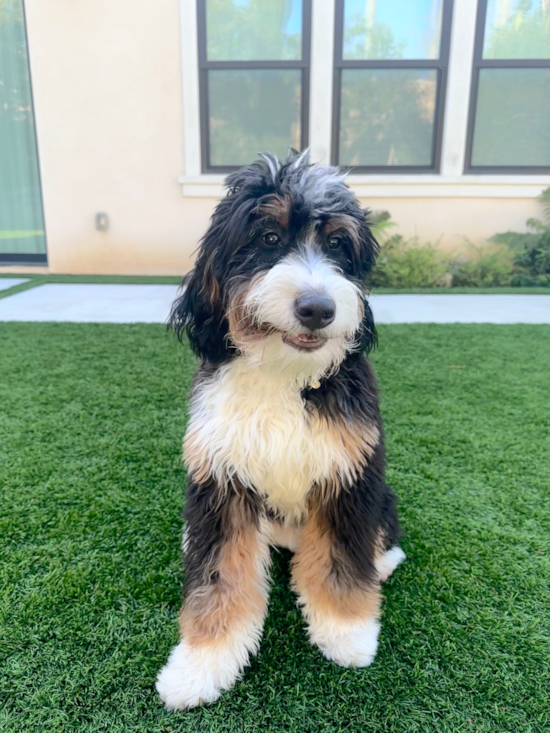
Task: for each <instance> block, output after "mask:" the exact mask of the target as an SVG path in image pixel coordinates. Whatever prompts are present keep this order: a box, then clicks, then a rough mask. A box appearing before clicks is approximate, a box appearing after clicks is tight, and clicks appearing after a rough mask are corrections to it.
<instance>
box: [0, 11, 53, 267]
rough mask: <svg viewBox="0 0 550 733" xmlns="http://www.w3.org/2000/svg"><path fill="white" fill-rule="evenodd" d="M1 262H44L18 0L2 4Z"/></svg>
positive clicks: (0, 97) (35, 159) (33, 135)
mask: <svg viewBox="0 0 550 733" xmlns="http://www.w3.org/2000/svg"><path fill="white" fill-rule="evenodd" d="M0 262H1V263H3V264H8V263H13V264H24V263H45V262H46V240H45V235H44V220H43V216H42V199H41V191H40V175H39V170H38V154H37V150H36V138H35V134H34V116H33V106H32V94H31V80H30V73H29V60H28V54H27V39H26V32H25V18H24V11H23V2H22V0H15V2H9V3H3V4H2V5H1V7H0Z"/></svg>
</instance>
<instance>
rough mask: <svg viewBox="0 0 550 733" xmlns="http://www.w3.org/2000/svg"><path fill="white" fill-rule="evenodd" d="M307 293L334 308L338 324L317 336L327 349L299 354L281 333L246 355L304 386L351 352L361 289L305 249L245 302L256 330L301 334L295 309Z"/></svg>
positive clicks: (262, 282)
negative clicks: (327, 299)
mask: <svg viewBox="0 0 550 733" xmlns="http://www.w3.org/2000/svg"><path fill="white" fill-rule="evenodd" d="M305 293H321V294H323V295H328V296H330V297H331V298H332V299H333V301H334V303H335V304H336V314H335V318H334V321H333V322H332V323H331V324H329V325H328V326H327V327H325V328H323V329H321V330H320V331H319V334H321V335H322V336H323V337H325V338H327V339H328V340H327V342H326V344H325V345H324V346H323V347H321V348H320V349H318V350H317V351H311V352H303V351H298V350H296V349H295V348H294V347H292V346H290V345H289V344H286V343H285V342H284V341H283V339H282V337H281V334H280V333H277V334H273V335H271V336H269V337H268V338H265V339H262V340H258V341H256V342H252V343H248V344H246V347H245V352H244V353H245V357H246V358H247V359H248V360H249V361H250V362H251V364H253V365H254V366H258V367H260V366H261V367H262V368H263V369H264V370H265V371H271V372H273V373H284V374H286V375H287V376H291V377H295V378H297V379H301V380H302V383H303V384H304V385H305V384H308V383H311V382H312V381H315V380H318V379H320V378H321V377H322V376H326V375H327V374H330V373H331V372H333V371H335V369H337V368H338V366H339V365H340V363H341V362H342V360H343V358H344V357H345V355H346V353H347V352H348V351H349V350H350V349H352V348H353V346H354V344H353V338H354V335H355V334H356V333H357V331H358V330H359V328H360V325H361V319H362V317H363V311H364V305H363V302H364V301H363V296H362V294H361V291H360V289H359V288H358V287H357V286H356V285H354V283H352V282H350V281H349V280H347V279H346V278H345V277H344V276H343V274H342V273H341V272H340V271H339V270H338V268H337V267H336V266H335V265H334V264H333V263H331V262H329V261H328V260H327V259H326V258H325V257H323V255H321V254H319V253H318V252H316V251H315V250H313V249H311V248H304V249H303V250H302V251H301V252H300V253H294V254H291V255H289V256H288V257H286V258H285V259H284V260H282V261H281V262H279V263H278V264H277V265H275V266H274V267H272V268H271V269H270V270H268V271H267V272H266V273H265V274H264V275H263V276H262V277H259V278H258V279H257V281H256V282H255V284H254V286H253V287H252V288H251V290H250V292H249V293H248V296H247V298H246V301H245V306H246V311H247V313H249V314H250V315H251V316H252V317H253V319H254V320H255V321H256V322H257V323H258V324H261V325H263V324H270V325H271V326H274V327H275V328H276V329H278V330H279V331H282V332H285V333H293V334H297V333H302V332H303V331H304V327H303V326H302V325H301V324H300V322H299V321H298V319H297V318H296V315H295V313H294V306H295V302H296V299H297V298H298V297H299V296H300V295H304V294H305Z"/></svg>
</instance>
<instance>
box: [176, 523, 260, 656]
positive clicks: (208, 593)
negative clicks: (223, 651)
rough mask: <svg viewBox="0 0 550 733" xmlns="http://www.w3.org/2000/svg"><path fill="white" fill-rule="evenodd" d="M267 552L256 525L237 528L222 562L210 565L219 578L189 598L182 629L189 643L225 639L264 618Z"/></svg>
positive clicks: (183, 615)
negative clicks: (264, 565) (264, 569)
mask: <svg viewBox="0 0 550 733" xmlns="http://www.w3.org/2000/svg"><path fill="white" fill-rule="evenodd" d="M266 552H268V550H267V549H266V548H265V547H262V543H261V541H260V538H259V531H258V529H257V528H256V527H255V526H248V527H240V528H239V529H238V530H237V529H235V534H234V535H233V536H232V537H231V538H230V539H229V541H228V542H227V543H226V544H225V545H224V547H223V548H222V550H221V552H220V557H219V559H218V562H217V563H216V565H215V566H212V567H211V568H209V570H210V572H211V573H212V572H217V575H218V580H217V581H216V582H213V583H210V584H208V585H205V586H203V587H201V588H199V589H197V590H195V591H194V592H192V594H191V595H190V596H189V597H188V598H186V599H185V602H184V605H183V608H182V610H181V615H180V631H181V634H182V636H183V638H184V639H185V641H186V642H187V643H189V644H190V645H191V646H204V645H211V644H217V643H225V640H226V637H227V636H228V635H231V633H232V632H234V631H235V630H238V629H240V628H242V627H243V626H244V627H247V626H248V625H250V624H252V623H254V622H256V623H258V619H260V620H261V619H263V617H264V616H265V613H266V611H267V581H266V579H265V573H264V572H263V564H264V563H265V562H266V558H265V553H266ZM262 555H263V557H262Z"/></svg>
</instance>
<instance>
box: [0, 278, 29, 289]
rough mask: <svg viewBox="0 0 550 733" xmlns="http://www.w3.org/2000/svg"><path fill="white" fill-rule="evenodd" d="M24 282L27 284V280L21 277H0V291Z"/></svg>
mask: <svg viewBox="0 0 550 733" xmlns="http://www.w3.org/2000/svg"><path fill="white" fill-rule="evenodd" d="M26 282H29V281H28V279H26V278H22V277H0V290H7V289H8V288H13V287H14V286H15V285H21V283H26Z"/></svg>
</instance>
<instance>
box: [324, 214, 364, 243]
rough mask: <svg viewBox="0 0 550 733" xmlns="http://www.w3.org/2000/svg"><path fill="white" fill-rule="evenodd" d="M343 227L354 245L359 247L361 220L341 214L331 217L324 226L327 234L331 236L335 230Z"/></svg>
mask: <svg viewBox="0 0 550 733" xmlns="http://www.w3.org/2000/svg"><path fill="white" fill-rule="evenodd" d="M339 229H343V230H344V231H345V232H346V233H347V234H348V235H349V237H350V239H351V241H352V243H353V246H354V247H355V248H356V249H358V248H359V222H358V221H357V219H354V218H353V216H347V215H346V214H341V215H340V216H334V217H333V218H332V219H329V220H328V221H327V223H326V224H325V225H324V227H323V233H324V234H325V236H327V237H328V236H330V235H331V234H332V233H333V232H336V231H338V230H339Z"/></svg>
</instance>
